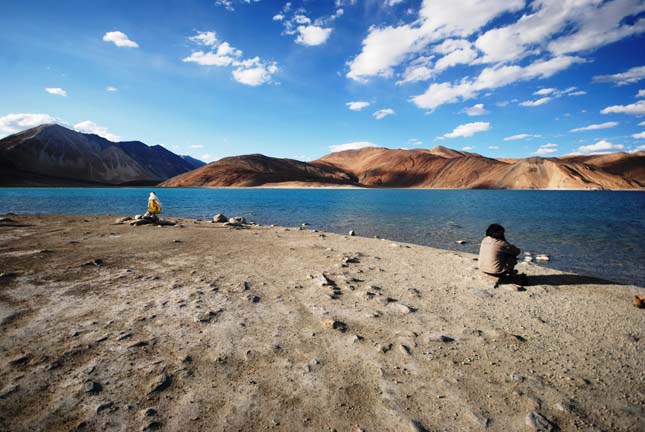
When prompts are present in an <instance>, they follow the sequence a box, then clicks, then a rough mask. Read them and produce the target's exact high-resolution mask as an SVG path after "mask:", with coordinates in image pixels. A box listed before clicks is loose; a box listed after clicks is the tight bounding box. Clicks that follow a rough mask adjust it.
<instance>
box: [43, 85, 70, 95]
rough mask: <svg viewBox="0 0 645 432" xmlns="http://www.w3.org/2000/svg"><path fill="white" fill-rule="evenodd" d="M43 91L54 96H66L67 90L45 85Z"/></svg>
mask: <svg viewBox="0 0 645 432" xmlns="http://www.w3.org/2000/svg"><path fill="white" fill-rule="evenodd" d="M45 91H46V92H47V93H49V94H53V95H56V96H67V92H66V91H65V90H63V89H62V88H60V87H47V88H46V89H45Z"/></svg>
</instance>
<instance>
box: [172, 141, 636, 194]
mask: <svg viewBox="0 0 645 432" xmlns="http://www.w3.org/2000/svg"><path fill="white" fill-rule="evenodd" d="M267 185H271V186H281V185H285V186H321V185H322V186H325V185H326V186H337V185H351V186H357V187H387V188H446V189H469V188H476V189H639V188H642V187H643V186H644V185H645V153H643V152H639V153H632V154H628V153H616V154H611V155H598V156H576V157H565V158H539V157H532V158H527V159H491V158H487V157H484V156H481V155H478V154H475V153H468V152H461V151H456V150H452V149H449V148H446V147H442V146H439V147H435V148H433V149H430V150H426V149H415V150H392V149H386V148H364V149H360V150H347V151H342V152H337V153H331V154H329V155H327V156H324V157H322V158H321V159H319V160H316V161H313V162H310V163H305V162H298V161H294V160H288V159H275V158H270V157H266V156H262V155H248V156H237V157H229V158H225V159H222V160H220V161H218V162H213V163H211V164H208V165H206V166H204V167H202V168H199V169H197V170H195V171H192V172H189V173H186V174H183V175H180V176H178V177H175V178H172V179H170V180H167V181H165V182H164V183H162V186H175V187H189V186H212V187H226V186H237V187H245V186H267Z"/></svg>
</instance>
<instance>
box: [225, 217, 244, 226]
mask: <svg viewBox="0 0 645 432" xmlns="http://www.w3.org/2000/svg"><path fill="white" fill-rule="evenodd" d="M228 221H229V222H237V223H241V224H242V225H246V219H244V217H243V216H235V217H232V218H230V219H229V220H228Z"/></svg>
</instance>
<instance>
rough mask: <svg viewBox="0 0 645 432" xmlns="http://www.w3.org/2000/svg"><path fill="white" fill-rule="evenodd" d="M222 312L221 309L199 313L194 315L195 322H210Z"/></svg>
mask: <svg viewBox="0 0 645 432" xmlns="http://www.w3.org/2000/svg"><path fill="white" fill-rule="evenodd" d="M222 312H223V310H222V309H217V310H209V311H208V312H200V313H198V314H197V315H195V322H201V323H209V322H211V320H213V319H214V318H216V317H217V316H218V315H219V314H220V313H222Z"/></svg>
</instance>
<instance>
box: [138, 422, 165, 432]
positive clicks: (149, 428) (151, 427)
mask: <svg viewBox="0 0 645 432" xmlns="http://www.w3.org/2000/svg"><path fill="white" fill-rule="evenodd" d="M161 426H163V425H162V424H161V422H158V421H152V422H150V423H148V424H147V425H146V426H144V427H143V429H142V430H143V431H153V430H159V429H161Z"/></svg>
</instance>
